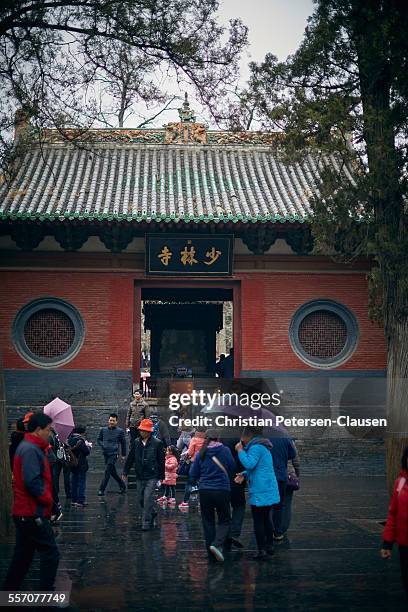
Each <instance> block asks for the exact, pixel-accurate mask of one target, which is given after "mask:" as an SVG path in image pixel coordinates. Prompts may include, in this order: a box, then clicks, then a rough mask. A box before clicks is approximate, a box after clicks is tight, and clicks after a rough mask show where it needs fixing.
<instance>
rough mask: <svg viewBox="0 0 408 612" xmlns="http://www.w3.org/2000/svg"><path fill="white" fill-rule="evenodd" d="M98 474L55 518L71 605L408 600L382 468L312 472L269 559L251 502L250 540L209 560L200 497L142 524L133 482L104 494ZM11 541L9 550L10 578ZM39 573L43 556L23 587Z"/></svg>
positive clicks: (62, 582) (355, 604)
mask: <svg viewBox="0 0 408 612" xmlns="http://www.w3.org/2000/svg"><path fill="white" fill-rule="evenodd" d="M99 478H100V475H98V474H90V479H89V486H88V502H89V506H88V507H87V508H85V509H82V510H79V509H73V508H71V507H70V506H68V505H66V507H65V508H64V516H63V518H62V519H61V521H60V523H59V524H58V527H56V534H57V539H58V543H59V546H60V550H61V554H62V562H61V567H60V571H59V578H58V580H59V584H58V586H59V588H61V589H65V590H66V589H67V588H69V587H71V589H72V590H71V607H70V610H73V611H74V610H75V611H76V610H81V611H82V610H83V611H86V612H91V611H95V612H99V611H101V612H102V611H116V612H118V611H121V610H129V611H136V610H138V611H141V610H146V611H148V610H162V609H168V610H185V611H188V610H200V611H202V610H222V611H225V610H243V611H250V610H274V611H275V610H276V611H285V610H288V611H302V612H303V611H307V612H309V611H312V610H318V611H319V610H322V611H325V610H334V611H339V612H340V611H341V612H345V611H353V610H364V611H370V612H373V611H376V610H378V611H380V610H381V611H393V612H398V611H399V610H401V611H402V610H407V609H408V606H407V605H406V600H405V596H404V594H403V591H402V587H401V583H400V576H399V567H398V562H397V553H396V551H395V553H394V558H393V559H392V560H391V561H390V562H386V561H383V560H382V559H381V558H380V557H379V554H378V553H379V548H380V543H381V531H382V526H381V524H380V523H381V521H383V520H384V518H385V515H386V509H387V503H388V499H387V493H386V489H385V482H384V478H383V477H382V476H369V477H362V476H361V475H359V476H337V475H326V476H317V475H309V476H304V477H303V478H302V490H301V491H299V492H297V493H295V497H294V502H293V520H292V525H291V528H290V531H289V534H288V537H287V539H286V540H285V541H284V542H283V543H282V544H280V545H279V546H276V553H275V556H274V557H272V558H271V559H270V560H269V561H268V562H266V563H261V564H260V563H259V562H256V561H254V560H252V558H251V557H252V555H253V554H254V552H255V542H254V538H253V535H252V524H251V518H250V516H249V513H248V512H247V514H246V517H245V522H244V530H243V535H242V541H243V543H244V545H245V548H244V549H243V550H242V551H237V552H232V553H230V554H229V556H228V557H227V558H226V561H225V563H224V564H223V565H222V564H210V565H209V563H208V561H207V558H206V554H205V550H204V546H203V538H202V531H201V522H200V515H199V512H198V509H197V505H196V504H195V503H194V504H192V506H191V508H190V510H189V511H188V513H182V512H180V511H179V510H178V509H174V510H160V514H159V516H160V528H159V529H157V530H156V531H154V532H142V531H140V530H139V528H138V525H139V521H138V520H137V518H136V511H137V509H136V505H135V493H134V491H132V490H130V491H129V492H128V493H127V494H126V495H123V496H122V495H118V494H117V493H116V489H115V488H114V487H113V486H112V487H111V489H112V491H111V492H107V493H106V495H105V497H104V498H98V497H97V495H96V492H97V485H98V482H99ZM61 484H62V477H61ZM115 486H116V485H115ZM181 493H182V492H181V491H178V492H177V497H178V501H179V498H180V497H181ZM63 500H64V495H63V494H62V501H63ZM11 550H12V546H11V545H5V546H3V547H2V549H1V550H0V553H1V558H0V575H1V576H0V577H1V578H2V577H3V575H4V572H5V570H6V567H7V563H8V559H9V557H10V554H11ZM37 578H38V566H37V565H36V564H35V565H34V566H33V569H32V571H31V572H30V574H29V575H28V577H27V579H26V582H25V585H24V588H26V589H32V590H35V589H36V588H37V585H38V582H37ZM28 609H29V608H25V610H28Z"/></svg>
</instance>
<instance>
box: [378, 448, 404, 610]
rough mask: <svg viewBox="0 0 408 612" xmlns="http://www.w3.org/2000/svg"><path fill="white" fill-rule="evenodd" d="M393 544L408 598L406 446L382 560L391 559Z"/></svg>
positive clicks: (389, 518) (384, 539)
mask: <svg viewBox="0 0 408 612" xmlns="http://www.w3.org/2000/svg"><path fill="white" fill-rule="evenodd" d="M394 543H396V544H398V550H399V558H400V567H401V577H402V583H403V585H404V589H405V593H406V595H407V598H408V446H407V448H406V449H405V451H404V453H403V455H402V459H401V472H400V475H399V476H398V478H397V480H396V481H395V484H394V489H393V492H392V496H391V501H390V505H389V508H388V516H387V522H386V524H385V527H384V532H383V545H382V549H381V556H382V558H383V559H389V558H390V557H391V554H392V547H393V544H394Z"/></svg>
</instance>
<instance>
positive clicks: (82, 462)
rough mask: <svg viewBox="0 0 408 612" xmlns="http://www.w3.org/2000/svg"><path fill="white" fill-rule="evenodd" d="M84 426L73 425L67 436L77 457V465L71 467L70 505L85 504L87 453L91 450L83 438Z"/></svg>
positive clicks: (79, 506) (78, 505)
mask: <svg viewBox="0 0 408 612" xmlns="http://www.w3.org/2000/svg"><path fill="white" fill-rule="evenodd" d="M85 431H86V429H85V427H82V426H79V427H75V428H74V429H73V431H72V432H71V434H70V436H69V438H68V444H69V446H70V447H71V450H72V452H73V453H74V455H75V457H76V458H77V459H78V465H77V466H75V467H71V492H72V505H73V506H74V507H77V508H83V507H84V505H85V489H86V473H87V471H88V467H89V466H88V459H87V457H88V455H89V453H90V452H91V451H90V448H89V446H88V444H89V443H88V444H87V442H86V440H85V438H84V435H85Z"/></svg>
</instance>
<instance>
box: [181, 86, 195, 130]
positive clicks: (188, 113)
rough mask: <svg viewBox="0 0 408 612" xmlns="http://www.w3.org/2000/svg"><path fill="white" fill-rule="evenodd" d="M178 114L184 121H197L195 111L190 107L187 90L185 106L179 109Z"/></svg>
mask: <svg viewBox="0 0 408 612" xmlns="http://www.w3.org/2000/svg"><path fill="white" fill-rule="evenodd" d="M178 114H179V117H180V121H181V122H182V123H195V121H196V116H195V113H194V111H193V109H191V108H190V102H189V101H188V95H187V92H185V93H184V102H183V106H181V107H180V108H179V109H178Z"/></svg>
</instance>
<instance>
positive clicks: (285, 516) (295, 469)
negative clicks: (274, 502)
mask: <svg viewBox="0 0 408 612" xmlns="http://www.w3.org/2000/svg"><path fill="white" fill-rule="evenodd" d="M292 443H293V446H294V448H295V451H296V455H295V457H293V459H290V460H289V461H288V466H287V471H288V480H287V483H286V489H285V502H284V504H283V509H282V525H281V526H282V534H283V535H285V534H286V532H287V531H288V529H289V527H290V522H291V520H292V501H293V494H294V492H295V491H297V489H298V488H299V476H300V458H299V453H298V450H297V448H296V445H295V442H294V441H293V440H292ZM294 484H296V487H294Z"/></svg>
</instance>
